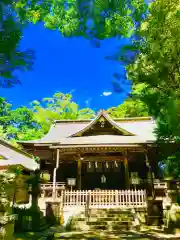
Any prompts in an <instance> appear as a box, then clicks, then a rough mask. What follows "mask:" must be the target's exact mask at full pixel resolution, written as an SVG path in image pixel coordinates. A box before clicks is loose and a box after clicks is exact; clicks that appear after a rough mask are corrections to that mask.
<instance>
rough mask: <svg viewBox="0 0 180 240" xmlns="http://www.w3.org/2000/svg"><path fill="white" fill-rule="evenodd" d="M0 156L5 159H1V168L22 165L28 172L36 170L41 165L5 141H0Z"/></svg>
mask: <svg viewBox="0 0 180 240" xmlns="http://www.w3.org/2000/svg"><path fill="white" fill-rule="evenodd" d="M0 155H1V156H3V157H4V158H2V159H0V167H2V166H3V167H4V166H12V165H21V166H23V167H24V168H26V169H28V170H36V169H38V168H39V165H38V164H37V163H36V162H35V161H34V159H33V157H32V156H30V155H29V154H27V153H26V152H23V151H21V150H19V149H17V148H15V147H14V146H12V145H11V144H9V143H7V142H6V141H4V140H2V139H1V140H0Z"/></svg>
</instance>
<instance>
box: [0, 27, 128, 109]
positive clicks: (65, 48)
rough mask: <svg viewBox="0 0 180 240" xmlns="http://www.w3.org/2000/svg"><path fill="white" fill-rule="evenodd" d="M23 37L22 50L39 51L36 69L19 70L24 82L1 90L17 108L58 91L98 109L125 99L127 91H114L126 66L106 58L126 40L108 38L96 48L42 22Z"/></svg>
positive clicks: (84, 105)
mask: <svg viewBox="0 0 180 240" xmlns="http://www.w3.org/2000/svg"><path fill="white" fill-rule="evenodd" d="M23 36H24V37H23V39H22V41H21V45H20V47H21V49H22V50H25V49H27V48H31V49H34V50H35V53H36V60H35V62H34V67H33V70H32V71H29V72H25V73H18V76H19V79H20V80H21V82H22V84H21V85H19V86H15V87H13V88H12V89H0V95H1V96H3V97H5V98H6V99H7V100H8V101H9V102H11V103H12V104H13V106H14V107H19V106H22V105H26V106H28V104H29V102H31V101H33V100H35V99H36V100H41V99H42V98H43V97H51V96H52V95H53V94H54V93H55V92H57V91H61V92H64V93H68V92H71V91H72V94H73V99H74V100H75V101H76V102H77V103H78V104H79V105H80V107H91V108H93V109H95V110H98V109H101V108H104V109H106V108H108V107H111V106H117V105H118V104H120V103H121V102H122V101H123V100H124V98H125V94H118V93H114V91H113V86H112V83H111V82H112V80H113V74H114V73H115V72H118V73H120V72H123V71H124V68H123V66H121V65H120V64H119V63H117V62H114V61H108V60H106V59H105V58H104V57H105V56H107V55H110V54H112V53H113V52H115V51H116V50H117V49H118V46H119V45H121V44H124V43H125V42H126V40H121V41H120V40H117V39H108V40H105V41H103V42H102V43H101V46H100V48H96V47H95V46H94V45H93V44H92V43H90V42H89V41H88V40H86V39H83V38H64V37H62V36H61V34H60V32H58V31H51V30H48V29H45V28H44V27H43V25H41V24H38V25H29V26H28V27H27V28H26V29H25V30H24V33H23ZM103 93H104V95H106V96H104V95H103ZM111 93H112V94H111ZM107 95H108V96H107Z"/></svg>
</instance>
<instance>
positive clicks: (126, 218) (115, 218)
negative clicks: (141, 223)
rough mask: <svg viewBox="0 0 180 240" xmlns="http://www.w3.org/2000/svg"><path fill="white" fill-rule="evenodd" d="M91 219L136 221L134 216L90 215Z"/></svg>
mask: <svg viewBox="0 0 180 240" xmlns="http://www.w3.org/2000/svg"><path fill="white" fill-rule="evenodd" d="M88 219H89V221H96V220H97V221H129V222H132V221H134V217H89V218H88Z"/></svg>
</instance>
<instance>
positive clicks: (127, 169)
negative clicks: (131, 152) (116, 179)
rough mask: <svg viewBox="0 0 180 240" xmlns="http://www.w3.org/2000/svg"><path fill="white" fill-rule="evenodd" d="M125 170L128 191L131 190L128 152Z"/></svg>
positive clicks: (125, 158) (125, 157) (125, 156)
mask: <svg viewBox="0 0 180 240" xmlns="http://www.w3.org/2000/svg"><path fill="white" fill-rule="evenodd" d="M124 169H125V183H126V189H130V181H129V166H128V157H127V152H126V153H125V155H124Z"/></svg>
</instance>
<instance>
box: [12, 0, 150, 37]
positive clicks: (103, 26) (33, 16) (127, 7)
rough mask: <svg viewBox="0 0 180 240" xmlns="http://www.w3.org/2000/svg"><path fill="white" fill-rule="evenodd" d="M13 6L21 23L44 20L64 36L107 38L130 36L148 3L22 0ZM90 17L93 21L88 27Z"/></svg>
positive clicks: (140, 1)
mask: <svg viewBox="0 0 180 240" xmlns="http://www.w3.org/2000/svg"><path fill="white" fill-rule="evenodd" d="M14 9H15V11H16V12H17V14H18V16H19V18H20V19H21V21H22V22H26V21H30V22H32V23H34V24H36V23H37V22H44V26H45V27H47V28H49V29H52V30H55V29H59V31H60V32H61V33H62V34H63V36H66V37H71V36H83V37H88V38H89V37H90V35H91V36H93V37H95V38H97V39H104V38H107V37H113V36H120V37H121V36H123V37H129V36H131V35H132V34H133V32H134V30H135V28H136V23H137V22H138V21H141V19H142V17H143V14H145V13H146V11H147V5H146V4H145V1H144V0H132V1H127V0H124V1H119V0H95V1H91V0H67V1H65V2H64V1H63V0H56V1H53V0H44V1H38V0H30V1H27V0H19V1H17V2H16V3H15V4H14ZM89 20H91V22H92V24H91V25H89V26H88V21H89Z"/></svg>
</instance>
